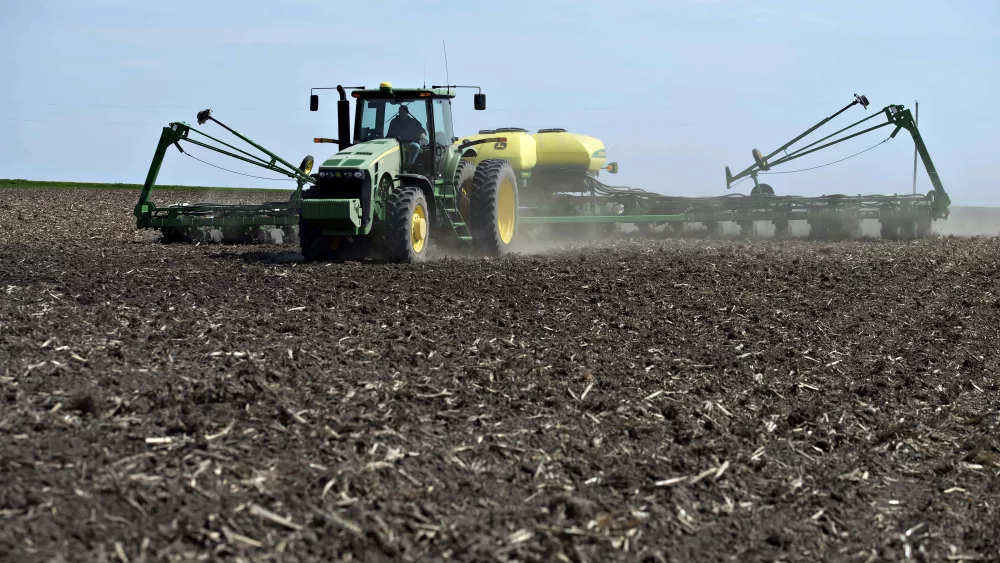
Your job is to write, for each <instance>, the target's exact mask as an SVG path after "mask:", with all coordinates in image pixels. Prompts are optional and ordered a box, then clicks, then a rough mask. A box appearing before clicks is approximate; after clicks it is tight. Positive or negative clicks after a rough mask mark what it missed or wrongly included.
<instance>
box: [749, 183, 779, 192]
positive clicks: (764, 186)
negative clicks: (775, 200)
mask: <svg viewBox="0 0 1000 563" xmlns="http://www.w3.org/2000/svg"><path fill="white" fill-rule="evenodd" d="M750 195H774V188H772V187H771V185H770V184H761V185H760V186H759V187H758V186H754V187H753V189H751V190H750Z"/></svg>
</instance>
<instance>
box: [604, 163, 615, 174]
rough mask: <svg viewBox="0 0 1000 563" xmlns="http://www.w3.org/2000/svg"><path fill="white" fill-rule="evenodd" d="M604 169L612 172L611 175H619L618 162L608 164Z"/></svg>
mask: <svg viewBox="0 0 1000 563" xmlns="http://www.w3.org/2000/svg"><path fill="white" fill-rule="evenodd" d="M604 169H605V170H607V171H608V172H610V173H611V174H617V173H618V163H617V162H611V163H608V165H607V166H605V167H604Z"/></svg>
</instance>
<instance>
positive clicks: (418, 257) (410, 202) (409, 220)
mask: <svg viewBox="0 0 1000 563" xmlns="http://www.w3.org/2000/svg"><path fill="white" fill-rule="evenodd" d="M421 215H422V217H423V227H422V229H423V233H422V234H420V233H417V234H416V236H415V232H414V227H415V221H414V217H415V216H421ZM430 217H431V213H430V206H428V205H427V198H426V197H425V196H424V192H423V190H421V189H420V188H418V187H416V186H398V187H396V188H393V190H392V191H391V192H389V199H388V201H386V226H385V238H384V239H383V241H382V245H381V246H382V248H383V250H384V252H385V258H386V259H387V260H388V261H390V262H402V263H407V264H413V263H417V262H423V261H424V260H425V259H426V258H427V248H428V246H429V245H430V233H431V229H430V226H431V223H430Z"/></svg>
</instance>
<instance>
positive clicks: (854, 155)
mask: <svg viewBox="0 0 1000 563" xmlns="http://www.w3.org/2000/svg"><path fill="white" fill-rule="evenodd" d="M891 138H892V137H886V138H885V139H883V140H882V141H880V142H878V143H875V144H874V145H872V146H870V147H868V148H867V149H865V150H863V151H861V152H856V153H854V154H852V155H851V156H845V157H844V158H842V159H840V160H834V161H833V162H827V163H826V164H820V165H819V166H812V167H810V168H802V169H800V170H784V171H782V172H758V174H795V173H796V172H806V171H809V170H816V169H817V168H824V167H826V166H830V165H831V164H837V163H838V162H844V161H845V160H848V159H851V158H854V157H856V156H858V155H860V154H864V153H866V152H868V151H870V150H872V149H874V148H875V147H877V146H879V145H881V144H882V143H884V142H886V141H888V140H889V139H891Z"/></svg>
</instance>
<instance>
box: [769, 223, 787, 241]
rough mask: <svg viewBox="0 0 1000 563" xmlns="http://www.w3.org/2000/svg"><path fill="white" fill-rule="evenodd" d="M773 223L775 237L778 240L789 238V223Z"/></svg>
mask: <svg viewBox="0 0 1000 563" xmlns="http://www.w3.org/2000/svg"><path fill="white" fill-rule="evenodd" d="M772 223H774V236H775V237H776V238H786V237H787V236H788V221H772Z"/></svg>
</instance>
